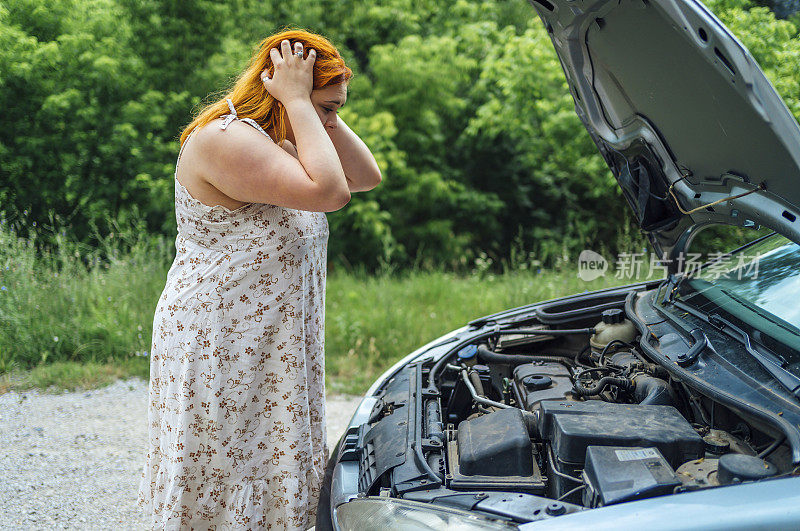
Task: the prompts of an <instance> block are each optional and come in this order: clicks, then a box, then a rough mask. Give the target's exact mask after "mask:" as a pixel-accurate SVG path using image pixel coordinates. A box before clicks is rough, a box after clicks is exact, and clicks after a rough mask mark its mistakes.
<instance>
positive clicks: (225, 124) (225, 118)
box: [219, 98, 272, 140]
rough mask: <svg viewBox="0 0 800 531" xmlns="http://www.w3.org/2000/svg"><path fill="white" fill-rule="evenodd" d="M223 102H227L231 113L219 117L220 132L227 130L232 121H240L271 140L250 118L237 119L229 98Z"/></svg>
mask: <svg viewBox="0 0 800 531" xmlns="http://www.w3.org/2000/svg"><path fill="white" fill-rule="evenodd" d="M225 101H227V102H228V109H230V111H231V112H230V114H225V115H223V116H221V118H223V120H222V123H221V124H220V125H219V128H220V129H222V130H225V129H227V127H228V126H229V125H230V124H231V122H232V121H234V120H239V121H242V122H245V123H247V124H250V125H252V126H253V127H255V128H256V129H258V130H259V131H261V133H262V134H263V135H264V136H265V137H267V138H269V139H270V140H272V137H271V136H269V135H268V134H267V132H266V131H264V129H263V128H262V127H261V126H260V125H258V122H256V121H255V120H253V119H252V118H239V116H237V114H236V109H235V108H234V107H233V102H232V101H231V99H230V98H225Z"/></svg>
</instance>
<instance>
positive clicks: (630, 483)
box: [583, 446, 681, 507]
mask: <svg viewBox="0 0 800 531" xmlns="http://www.w3.org/2000/svg"><path fill="white" fill-rule="evenodd" d="M583 479H584V481H585V482H586V489H584V492H583V504H584V505H585V506H587V507H601V506H604V505H612V504H614V503H621V502H626V501H632V500H640V499H643V498H651V497H653V496H662V495H664V494H672V493H673V491H674V490H675V487H678V486H680V485H681V480H680V479H679V478H678V476H677V475H676V474H675V472H674V471H673V470H672V468H671V467H670V466H669V463H667V461H666V459H664V456H663V455H661V452H659V451H658V449H657V448H643V447H637V446H634V447H630V446H627V447H626V446H589V447H588V448H586V464H585V467H584V469H583Z"/></svg>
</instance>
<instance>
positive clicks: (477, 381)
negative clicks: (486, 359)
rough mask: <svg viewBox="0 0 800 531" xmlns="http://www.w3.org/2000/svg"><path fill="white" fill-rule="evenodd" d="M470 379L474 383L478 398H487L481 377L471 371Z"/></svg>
mask: <svg viewBox="0 0 800 531" xmlns="http://www.w3.org/2000/svg"><path fill="white" fill-rule="evenodd" d="M469 379H470V381H471V382H472V385H473V386H475V393H476V394H477V395H478V396H482V397H484V398H485V397H486V393H485V392H484V390H483V382H481V377H480V375H479V374H478V373H477V372H475V371H470V373H469Z"/></svg>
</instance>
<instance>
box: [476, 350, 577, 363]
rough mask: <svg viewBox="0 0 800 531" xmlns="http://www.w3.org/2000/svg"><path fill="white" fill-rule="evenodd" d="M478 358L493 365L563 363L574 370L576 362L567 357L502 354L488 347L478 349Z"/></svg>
mask: <svg viewBox="0 0 800 531" xmlns="http://www.w3.org/2000/svg"><path fill="white" fill-rule="evenodd" d="M477 353H478V358H479V359H480V360H481V361H485V362H492V363H507V364H510V365H521V364H523V363H530V362H532V361H550V362H553V363H561V364H562V365H566V366H567V367H570V368H572V366H573V365H574V362H573V361H572V360H571V359H570V358H569V357H567V356H564V357H561V356H547V355H539V354H500V353H498V352H492V351H491V350H489V349H488V348H486V347H483V346H481V347H478V351H477Z"/></svg>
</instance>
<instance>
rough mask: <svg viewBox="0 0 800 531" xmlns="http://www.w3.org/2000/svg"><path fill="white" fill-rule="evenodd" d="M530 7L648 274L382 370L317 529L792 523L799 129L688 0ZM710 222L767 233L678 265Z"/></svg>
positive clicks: (521, 314) (797, 404)
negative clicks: (658, 271) (647, 278)
mask: <svg viewBox="0 0 800 531" xmlns="http://www.w3.org/2000/svg"><path fill="white" fill-rule="evenodd" d="M531 4H532V7H533V9H535V11H536V12H537V13H538V15H539V16H540V17H541V19H542V21H543V23H544V25H545V27H546V28H547V31H548V32H549V34H550V36H551V39H552V42H553V46H554V47H555V50H556V52H557V54H558V56H559V58H560V59H561V63H562V66H563V69H564V72H565V75H566V79H567V82H568V84H569V88H570V91H571V93H572V96H573V98H574V100H575V110H576V112H577V114H578V116H579V117H580V119H581V120H582V122H583V123H584V124H585V126H586V128H587V130H588V131H589V133H590V135H591V136H592V138H593V140H594V142H595V143H596V145H597V148H598V149H599V150H600V153H601V154H602V155H603V157H604V159H605V160H606V162H607V163H608V166H609V168H610V169H611V171H612V172H613V174H614V176H615V177H616V179H617V181H618V183H619V185H620V187H621V188H622V191H623V193H624V196H625V198H626V199H627V201H628V203H629V204H630V206H631V207H632V209H633V211H634V213H635V216H636V218H637V220H638V221H639V224H640V225H641V228H642V230H643V231H644V232H645V233H646V234H647V236H648V238H649V239H650V241H651V243H652V247H653V252H654V253H656V255H657V256H658V257H659V258H660V259H661V261H662V263H663V264H664V265H665V266H666V274H665V278H663V279H659V280H657V281H652V282H644V283H637V284H632V285H628V286H624V287H619V288H613V289H606V290H602V291H596V292H591V293H583V294H580V295H576V296H571V297H565V298H561V299H557V300H552V301H547V302H542V303H536V304H531V305H529V306H524V307H521V308H515V309H511V310H507V311H504V312H501V313H498V314H495V315H490V316H487V317H483V318H480V319H476V320H474V321H472V322H470V323H468V324H466V325H465V326H463V327H462V328H459V329H458V330H454V331H452V332H451V333H449V334H447V335H445V336H444V337H441V338H439V339H437V340H435V341H432V342H431V343H429V344H427V345H425V346H423V347H421V348H419V349H418V350H416V351H415V352H412V353H411V354H409V355H408V356H406V357H405V358H404V359H402V360H400V361H399V362H397V363H396V364H395V365H394V366H393V367H391V368H390V369H389V370H388V371H386V372H385V373H384V374H383V375H382V376H381V377H380V378H379V379H378V380H377V381H376V382H375V383H374V384H373V385H372V387H371V388H370V389H369V391H368V392H367V393H366V395H365V397H364V399H363V400H362V402H361V405H360V406H359V408H358V410H357V411H356V413H355V415H354V416H353V418H352V420H351V421H350V424H349V428H348V429H347V431H346V433H345V435H344V436H343V437H342V438H341V440H340V441H339V442H338V444H337V445H336V447H335V449H334V451H333V455H332V457H331V459H330V462H329V464H328V469H327V474H326V478H325V487H324V490H323V495H322V498H321V501H320V505H319V511H318V520H317V529H318V530H322V529H330V528H333V529H342V530H360V531H361V530H370V529H404V530H405V529H409V530H410V529H425V530H428V529H429V530H442V529H459V530H470V529H522V530H526V529H537V530H538V529H551V528H560V529H561V528H563V529H578V528H584V529H585V528H591V529H593V530H598V529H615V530H616V529H628V528H643V529H800V478H798V477H797V476H796V474H797V473H798V468H797V467H798V465H800V246H798V243H799V242H800V229H799V228H798V227H800V221H798V217H800V128H798V125H797V123H796V121H795V120H794V118H793V117H792V115H791V114H790V113H789V111H788V109H787V108H786V106H785V105H784V103H783V102H782V101H781V99H780V98H779V96H778V95H777V93H776V92H775V90H774V88H773V87H772V85H771V84H770V83H769V82H768V81H767V79H766V78H765V77H764V74H763V73H762V72H761V70H760V69H759V68H758V66H757V65H756V63H755V61H754V60H753V58H752V57H751V55H750V54H749V53H748V52H747V50H746V49H745V48H744V47H743V46H742V45H741V43H740V42H739V41H738V40H737V39H736V38H735V37H734V36H733V35H732V34H731V33H730V32H729V31H728V30H727V29H726V28H725V27H724V26H723V25H722V23H721V22H720V21H719V20H718V19H717V18H716V17H715V16H714V15H713V14H711V13H710V12H709V11H708V10H707V9H706V8H705V7H704V6H703V5H702V4H700V3H699V2H695V1H692V0H615V1H610V0H599V1H592V0H585V1H584V0H532V1H531ZM726 225H727V226H735V227H742V228H748V227H750V228H756V227H761V228H765V229H768V231H767V232H768V233H767V234H764V235H763V236H760V237H758V238H755V237H754V238H753V241H751V242H749V243H747V244H746V245H745V246H743V247H741V248H739V249H736V250H734V251H731V252H730V253H727V254H725V253H721V254H719V255H718V256H716V257H715V258H714V259H713V260H709V261H706V262H705V263H704V264H703V265H702V267H700V268H697V269H695V270H692V271H689V270H687V269H686V267H684V266H685V262H684V261H683V257H685V256H686V253H688V251H689V249H690V247H689V245H690V243H692V240H693V238H694V237H695V235H696V234H697V233H698V232H700V230H701V229H703V228H705V227H708V226H726ZM754 270H755V271H756V273H757V274H754Z"/></svg>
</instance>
